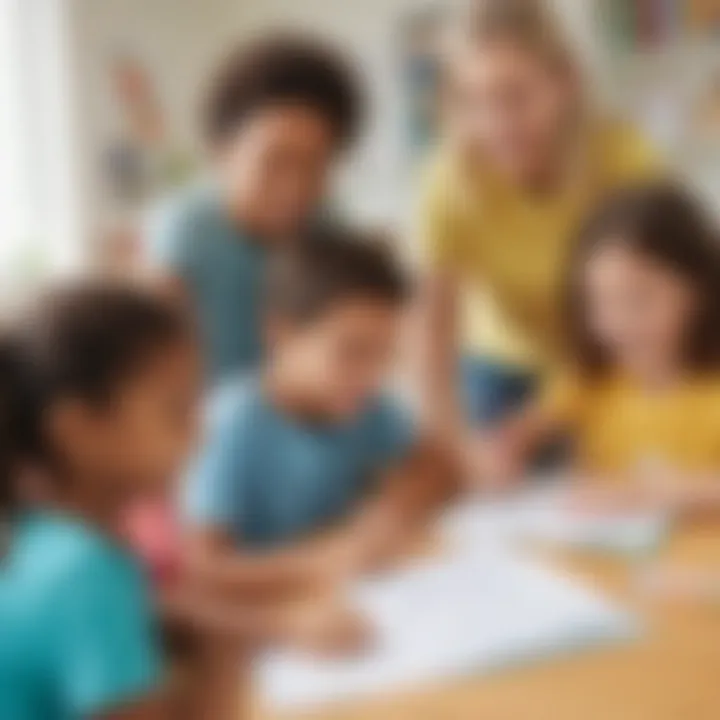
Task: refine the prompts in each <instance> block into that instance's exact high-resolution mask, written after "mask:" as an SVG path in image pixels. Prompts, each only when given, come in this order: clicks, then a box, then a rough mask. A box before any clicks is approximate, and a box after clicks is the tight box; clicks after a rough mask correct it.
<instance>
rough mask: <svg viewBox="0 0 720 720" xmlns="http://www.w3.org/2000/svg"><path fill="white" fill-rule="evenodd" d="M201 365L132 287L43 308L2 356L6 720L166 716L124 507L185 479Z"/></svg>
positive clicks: (53, 301)
mask: <svg viewBox="0 0 720 720" xmlns="http://www.w3.org/2000/svg"><path fill="white" fill-rule="evenodd" d="M196 367H197V361H196V357H195V351H194V348H193V343H192V341H191V336H190V334H189V332H188V331H187V329H186V327H185V323H184V321H183V320H182V318H181V317H180V316H179V315H178V314H177V313H176V312H175V311H174V310H172V309H170V308H168V307H166V306H165V305H164V304H162V303H159V302H158V301H157V300H155V299H154V298H151V297H148V296H145V295H143V294H142V293H139V292H136V291H135V290H131V289H124V288H116V287H108V286H105V287H101V286H95V285H92V286H90V285H88V286H76V287H73V288H67V289H63V290H59V291H56V292H53V293H50V294H49V295H48V296H47V297H45V298H43V299H42V300H41V301H39V302H37V303H36V304H34V305H33V307H32V308H31V309H30V310H29V311H28V312H27V314H25V315H24V316H23V317H22V318H21V322H20V323H19V324H18V326H17V327H16V328H15V329H14V330H13V331H12V332H11V333H10V334H9V335H8V336H7V337H6V338H5V339H4V340H3V341H2V344H1V347H0V385H1V388H0V403H1V407H2V423H3V425H2V456H1V457H0V460H1V463H2V466H1V470H2V471H1V473H0V490H1V491H2V492H1V494H0V522H1V523H2V529H3V541H4V542H3V555H2V560H0V717H3V718H22V719H23V720H40V719H41V718H42V719H43V720H45V719H47V718H67V719H68V720H72V719H73V718H93V717H101V716H102V717H106V716H107V713H111V714H112V717H113V718H117V719H118V720H126V719H128V720H129V719H130V718H132V719H133V720H135V719H136V718H137V719H140V718H142V719H143V720H150V719H153V720H154V719H155V718H161V717H165V714H164V712H163V704H162V702H161V699H160V693H159V688H160V686H161V682H162V679H163V678H162V670H161V661H160V653H159V649H158V644H157V642H156V636H155V632H154V629H153V617H152V610H151V601H150V598H149V595H148V592H147V588H146V586H145V582H144V577H143V573H142V572H141V569H140V567H139V565H138V564H137V562H136V561H135V559H134V557H133V555H132V553H131V552H130V551H129V550H128V549H126V547H125V545H124V543H123V541H122V539H121V535H120V519H121V515H122V511H123V509H124V508H125V507H126V504H127V503H128V502H130V501H132V499H134V498H135V497H136V496H138V495H140V494H143V493H145V492H148V491H149V490H151V489H153V490H154V489H155V488H159V487H161V486H162V485H163V484H164V482H165V480H166V478H168V477H172V476H174V475H175V474H176V472H177V471H178V470H179V468H180V466H181V463H182V462H183V460H184V457H185V453H186V450H187V449H188V448H189V447H190V443H191V440H192V437H193V435H194V427H195V395H196V393H195V390H196V386H197V382H196V376H197V370H196Z"/></svg>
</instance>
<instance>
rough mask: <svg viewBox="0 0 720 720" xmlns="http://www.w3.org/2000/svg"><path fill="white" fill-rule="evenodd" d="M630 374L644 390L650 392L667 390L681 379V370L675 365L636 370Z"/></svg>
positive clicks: (668, 364) (659, 365) (669, 364)
mask: <svg viewBox="0 0 720 720" xmlns="http://www.w3.org/2000/svg"><path fill="white" fill-rule="evenodd" d="M632 374H633V375H634V376H635V378H636V379H637V380H638V381H639V382H640V384H641V385H642V386H643V387H644V388H645V389H646V390H649V391H651V392H662V391H663V390H668V389H669V388H672V387H674V386H675V385H676V384H677V383H678V382H680V380H681V378H682V372H681V369H680V367H679V365H678V364H676V363H667V364H662V365H661V364H658V365H654V366H646V367H642V368H637V369H636V370H635V371H634V372H633V373H632Z"/></svg>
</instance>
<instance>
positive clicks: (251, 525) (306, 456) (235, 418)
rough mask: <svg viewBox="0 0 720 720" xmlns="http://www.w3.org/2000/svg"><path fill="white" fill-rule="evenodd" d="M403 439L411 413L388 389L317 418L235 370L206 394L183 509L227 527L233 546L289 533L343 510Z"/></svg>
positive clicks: (270, 541)
mask: <svg viewBox="0 0 720 720" xmlns="http://www.w3.org/2000/svg"><path fill="white" fill-rule="evenodd" d="M412 442H413V432H412V428H411V422H410V421H409V419H408V417H407V415H406V414H405V413H404V412H403V411H401V410H400V409H399V408H398V407H397V406H396V405H394V404H393V403H392V402H391V401H390V400H389V399H388V398H378V399H375V400H374V401H373V402H371V403H368V405H367V407H366V408H365V410H364V411H363V412H362V413H360V414H359V415H358V416H357V417H355V418H353V419H352V420H349V421H347V422H344V423H342V424H337V425H333V426H318V425H312V424H308V423H306V422H302V421H300V420H299V419H296V418H293V417H290V416H288V415H287V414H285V413H283V412H281V411H280V410H279V409H278V408H276V407H275V406H274V405H273V404H272V403H271V402H270V401H269V400H268V399H267V397H266V394H265V392H264V391H263V389H262V387H261V385H260V383H259V381H258V380H257V379H255V378H245V379H239V380H236V381H234V382H233V383H231V384H228V385H226V386H224V387H223V388H221V389H220V390H219V391H218V392H217V393H216V396H215V397H214V398H213V401H212V403H211V406H210V418H209V427H208V437H207V441H206V445H205V447H204V449H203V450H202V452H201V453H200V455H199V457H198V458H197V460H196V462H195V463H194V466H193V467H192V468H191V470H190V473H189V475H188V477H187V480H186V483H185V486H184V489H183V505H184V514H185V517H186V519H187V520H188V521H190V522H192V523H195V524H202V525H212V526H217V527H222V528H224V529H227V530H229V531H230V532H231V533H232V535H233V537H234V539H235V540H236V542H237V543H238V545H247V546H256V547H257V546H268V545H275V544H279V543H282V542H285V541H290V540H292V539H294V538H298V537H300V536H302V535H306V534H308V533H312V532H313V531H316V530H319V529H321V528H323V527H325V526H327V525H328V524H330V523H332V522H334V521H336V520H338V519H340V518H342V517H343V516H344V515H345V514H347V513H348V512H349V511H350V510H351V509H352V508H353V507H354V506H355V505H356V504H357V502H358V500H360V499H361V498H362V496H363V495H365V494H366V493H367V492H368V490H369V489H370V488H371V487H372V483H373V482H374V481H376V480H377V479H378V477H379V475H380V474H381V473H382V472H383V470H386V469H387V468H388V467H389V466H390V465H391V464H392V463H393V462H394V461H396V460H399V459H400V458H401V457H402V456H403V455H404V454H406V453H407V452H408V450H409V447H410V445H411V443H412Z"/></svg>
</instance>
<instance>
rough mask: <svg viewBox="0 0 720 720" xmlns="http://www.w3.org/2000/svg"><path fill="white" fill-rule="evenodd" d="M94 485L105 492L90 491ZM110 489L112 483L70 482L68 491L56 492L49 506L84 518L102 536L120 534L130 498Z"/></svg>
mask: <svg viewBox="0 0 720 720" xmlns="http://www.w3.org/2000/svg"><path fill="white" fill-rule="evenodd" d="M95 481H97V478H95ZM94 485H99V486H101V487H103V488H104V489H103V492H97V491H93V490H91V489H90V488H93V486H94ZM108 487H112V484H105V483H102V484H100V483H96V482H95V483H93V482H89V483H80V482H78V483H73V484H70V483H68V484H67V489H66V490H63V491H62V492H56V493H55V494H54V495H53V497H52V499H51V501H50V502H49V503H48V505H49V506H50V507H52V508H54V509H56V510H58V511H60V512H62V513H64V514H67V515H70V516H73V517H77V518H81V519H82V520H84V521H86V522H87V523H89V524H90V525H92V526H94V527H96V528H98V529H99V530H100V531H102V532H103V533H106V534H109V535H117V534H118V532H119V526H120V520H121V515H122V510H123V508H124V507H125V506H126V500H127V498H125V497H124V496H122V495H121V493H117V492H113V491H112V490H108V489H107V488H108Z"/></svg>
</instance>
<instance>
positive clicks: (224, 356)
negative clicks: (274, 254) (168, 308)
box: [146, 183, 266, 382]
mask: <svg viewBox="0 0 720 720" xmlns="http://www.w3.org/2000/svg"><path fill="white" fill-rule="evenodd" d="M147 230H148V237H147V248H146V249H147V252H148V255H149V259H150V261H151V262H153V263H154V264H156V265H159V266H160V267H162V268H164V269H166V270H167V271H169V272H170V273H172V274H173V275H175V276H176V277H179V278H180V279H181V280H182V282H183V283H184V285H185V288H186V289H187V291H188V293H189V294H190V297H191V300H192V303H193V308H194V310H195V312H196V314H197V319H198V323H199V331H200V335H201V338H200V339H201V342H202V347H203V350H204V354H205V361H206V363H207V367H208V374H209V376H210V378H211V379H212V381H213V382H217V381H219V380H222V379H223V378H226V377H228V376H229V375H231V374H234V373H236V372H238V371H243V370H248V369H254V368H256V367H257V366H258V364H259V363H260V360H261V358H262V339H261V336H262V328H261V310H262V308H261V295H262V283H263V274H264V267H265V263H266V250H265V248H264V247H263V246H262V243H261V242H259V241H258V240H257V239H256V238H253V237H250V236H249V235H248V234H247V233H244V232H243V231H242V230H241V229H240V228H238V227H237V226H236V225H235V224H233V223H232V222H231V219H230V217H229V216H228V214H227V212H226V210H225V208H224V207H223V205H222V202H221V199H220V196H219V193H218V192H217V189H216V188H215V187H214V186H213V185H212V184H210V183H202V184H196V185H193V186H190V187H188V188H186V189H184V190H183V191H181V192H180V193H179V194H178V195H176V196H174V197H173V198H171V199H170V200H168V201H167V202H166V203H164V204H163V205H161V206H160V207H159V208H158V209H157V210H156V211H155V212H154V213H153V214H152V216H151V218H150V222H149V224H148V228H147Z"/></svg>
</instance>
